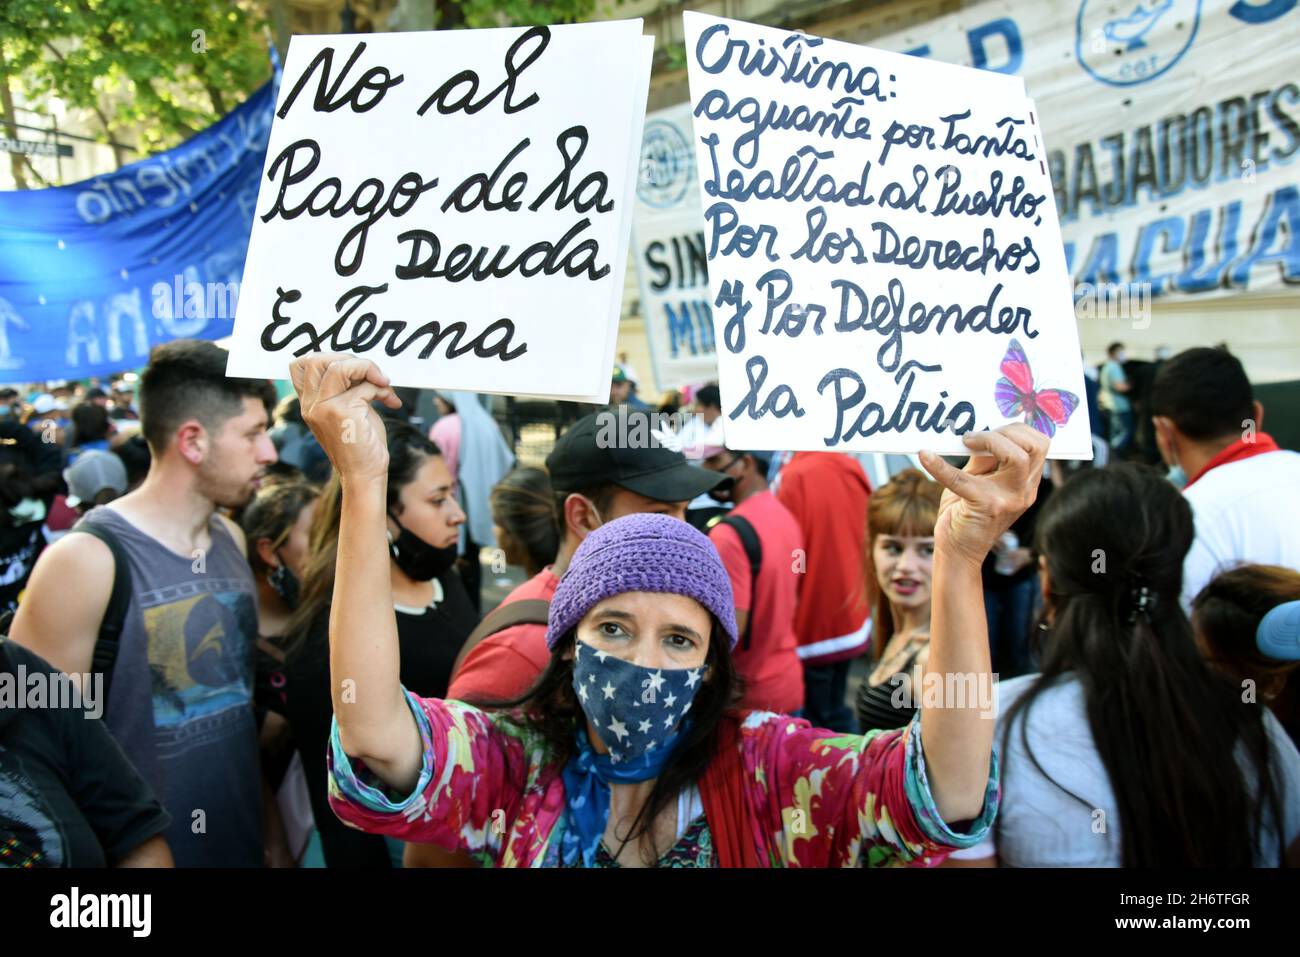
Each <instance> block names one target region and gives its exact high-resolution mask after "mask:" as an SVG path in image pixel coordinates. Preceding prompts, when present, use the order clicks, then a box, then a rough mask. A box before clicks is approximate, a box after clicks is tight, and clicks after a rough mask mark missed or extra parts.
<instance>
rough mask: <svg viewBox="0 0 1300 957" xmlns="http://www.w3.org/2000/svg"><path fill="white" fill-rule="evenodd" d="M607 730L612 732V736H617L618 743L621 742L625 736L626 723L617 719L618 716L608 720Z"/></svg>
mask: <svg viewBox="0 0 1300 957" xmlns="http://www.w3.org/2000/svg"><path fill="white" fill-rule="evenodd" d="M608 730H610V731H613V732H614V736H615V737H617V738H618V743H619V744H622V743H623V739H624V738H626V737H627V725H625V724H624V723H623V722H622V721H620V720H618V718H615V719H613V720H612V721H610V723H609V728H608Z"/></svg>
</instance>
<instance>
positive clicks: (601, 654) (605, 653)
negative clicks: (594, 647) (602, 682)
mask: <svg viewBox="0 0 1300 957" xmlns="http://www.w3.org/2000/svg"><path fill="white" fill-rule="evenodd" d="M608 657H609V652H608V651H597V652H596V660H597V661H599V662H600V663H601V664H602V665H603V664H604V663H605V659H606V658H608Z"/></svg>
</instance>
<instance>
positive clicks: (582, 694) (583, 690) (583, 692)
mask: <svg viewBox="0 0 1300 957" xmlns="http://www.w3.org/2000/svg"><path fill="white" fill-rule="evenodd" d="M578 697H579V698H581V699H582V700H583V703H586V701H587V686H586V685H581V684H580V685H578Z"/></svg>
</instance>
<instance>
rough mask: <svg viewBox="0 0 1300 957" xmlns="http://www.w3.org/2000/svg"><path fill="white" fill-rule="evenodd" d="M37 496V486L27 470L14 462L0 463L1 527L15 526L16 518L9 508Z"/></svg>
mask: <svg viewBox="0 0 1300 957" xmlns="http://www.w3.org/2000/svg"><path fill="white" fill-rule="evenodd" d="M36 497H37V495H36V488H35V486H34V485H33V483H32V479H31V476H30V475H28V474H27V473H26V471H25V470H23V469H21V468H19V467H18V466H17V465H13V464H12V463H5V464H4V465H0V527H4V528H12V527H14V525H15V524H16V523H15V519H14V518H13V516H11V515H10V514H9V510H10V509H11V508H14V507H16V506H18V505H19V504H21V503H22V502H23V500H24V499H29V498H36Z"/></svg>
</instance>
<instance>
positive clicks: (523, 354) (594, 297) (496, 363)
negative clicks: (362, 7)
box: [227, 20, 654, 402]
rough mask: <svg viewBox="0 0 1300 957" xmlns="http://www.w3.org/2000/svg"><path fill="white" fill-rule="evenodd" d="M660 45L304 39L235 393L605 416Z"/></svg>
mask: <svg viewBox="0 0 1300 957" xmlns="http://www.w3.org/2000/svg"><path fill="white" fill-rule="evenodd" d="M653 45H654V41H653V38H650V37H643V36H642V35H641V21H640V20H625V21H614V22H608V23H594V24H580V25H572V26H555V27H533V28H530V29H522V28H520V29H500V30H456V31H439V32H432V33H385V34H365V35H337V36H296V37H294V38H293V40H292V41H291V43H290V46H289V53H288V56H287V58H286V64H285V70H284V78H283V81H282V83H281V86H280V95H279V102H278V103H277V108H276V117H275V121H274V124H273V126H272V128H271V136H270V144H269V147H268V150H267V158H266V169H265V173H264V175H263V179H262V186H261V191H260V194H259V196H258V200H257V214H256V216H255V218H254V224H253V232H252V236H251V238H250V241H249V248H248V261H247V265H246V266H245V270H244V282H243V288H242V289H241V291H240V297H239V308H238V312H237V314H236V319H235V329H234V335H233V337H232V342H231V349H230V361H229V364H228V366H227V372H228V373H229V374H230V375H236V376H251V377H269V378H277V379H283V378H287V377H288V364H289V362H290V361H291V360H292V359H293V358H294V357H296V356H298V355H302V354H306V353H309V352H321V351H323V352H346V353H353V354H355V355H359V356H363V357H365V358H369V359H372V360H374V361H375V362H376V363H378V364H379V366H380V368H382V369H383V370H384V372H385V373H387V374H388V376H389V377H390V378H391V379H392V380H393V382H394V383H395V384H397V385H408V386H425V387H438V388H447V389H464V390H470V391H476V392H505V393H512V394H523V395H543V396H551V397H556V398H573V399H579V400H585V401H602V402H603V401H606V400H607V399H608V396H609V377H610V369H611V367H612V365H613V360H614V341H615V337H616V334H617V325H618V317H619V307H620V304H621V298H622V293H623V271H624V269H625V268H626V265H627V258H628V257H627V251H628V240H629V232H630V229H631V222H632V216H631V210H632V203H633V195H634V189H635V174H636V162H637V157H638V154H639V148H640V143H641V127H642V124H643V122H644V119H645V102H646V96H647V92H648V89H649V79H650V59H651V55H652V53H653Z"/></svg>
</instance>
